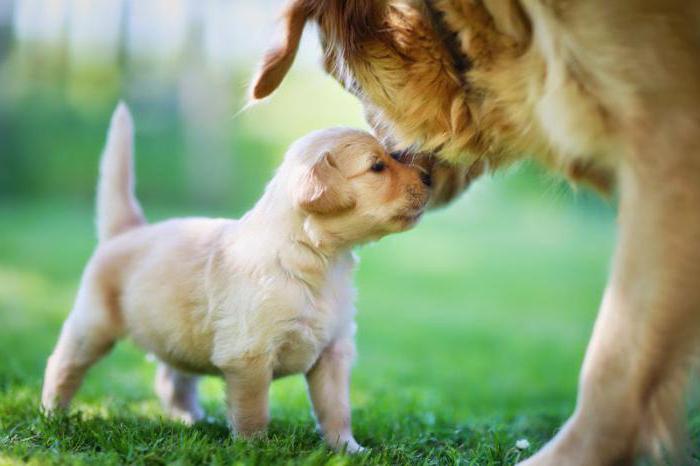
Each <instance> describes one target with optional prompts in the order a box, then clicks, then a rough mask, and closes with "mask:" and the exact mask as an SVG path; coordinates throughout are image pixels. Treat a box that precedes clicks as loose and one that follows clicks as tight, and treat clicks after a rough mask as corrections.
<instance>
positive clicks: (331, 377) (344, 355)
mask: <svg viewBox="0 0 700 466" xmlns="http://www.w3.org/2000/svg"><path fill="white" fill-rule="evenodd" d="M354 355H355V344H354V342H353V341H352V339H350V338H346V339H342V340H339V341H336V342H334V343H332V344H331V345H330V346H328V347H327V348H326V349H325V350H324V351H323V353H321V356H320V357H319V359H318V361H316V364H315V365H314V366H313V367H312V368H311V370H310V371H309V372H308V373H307V374H306V381H307V383H308V386H309V397H310V398H311V403H312V404H313V408H314V413H315V415H316V420H317V421H318V423H319V426H320V428H321V432H322V433H323V437H324V438H325V439H326V442H328V444H329V445H330V446H331V447H332V448H334V449H336V450H342V449H345V450H346V451H347V452H348V453H356V452H360V451H362V450H363V448H362V447H361V446H360V445H359V444H358V443H357V442H356V441H355V438H354V437H353V435H352V425H351V422H350V368H351V365H352V360H353V357H354Z"/></svg>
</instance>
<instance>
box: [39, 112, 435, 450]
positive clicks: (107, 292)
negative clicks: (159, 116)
mask: <svg viewBox="0 0 700 466" xmlns="http://www.w3.org/2000/svg"><path fill="white" fill-rule="evenodd" d="M132 131H133V130H132V123H131V117H130V115H129V113H128V110H127V109H126V107H125V106H120V107H119V108H118V109H117V111H116V112H115V114H114V117H113V119H112V126H111V129H110V132H109V138H108V142H107V147H106V149H105V153H104V155H103V159H102V169H101V176H100V182H99V186H98V215H97V219H98V222H97V223H98V231H99V240H100V241H99V244H98V247H97V249H96V250H95V252H94V254H93V256H92V258H91V259H90V261H89V263H88V265H87V266H86V268H85V272H84V274H83V278H82V281H81V285H80V290H79V291H78V296H77V299H76V302H75V305H74V308H73V310H72V312H71V313H70V315H69V316H68V318H67V319H66V322H65V324H64V326H63V329H62V331H61V336H60V338H59V341H58V343H57V345H56V348H55V349H54V352H53V354H52V355H51V357H50V358H49V362H48V364H47V367H46V375H45V378H44V388H43V393H42V406H43V407H44V409H46V410H47V411H53V410H55V409H56V408H66V407H67V406H68V404H69V403H70V401H71V399H72V397H73V395H74V394H75V392H76V391H77V389H78V387H79V386H80V383H81V381H82V378H83V376H84V374H85V372H86V371H87V370H88V369H89V367H90V366H91V365H93V364H94V363H95V362H97V360H99V359H100V358H101V357H102V356H104V355H105V354H106V353H107V351H108V350H109V349H110V348H111V347H112V345H113V344H114V342H115V341H117V340H118V339H121V338H123V337H125V336H130V337H131V338H132V339H133V340H134V341H135V342H136V343H137V344H138V345H140V346H141V347H143V348H145V349H147V350H149V351H151V352H152V353H154V354H155V355H156V356H157V357H158V359H159V361H160V363H159V367H158V371H157V375H156V392H157V394H158V395H159V397H160V398H161V401H162V403H163V406H164V408H165V409H166V410H167V412H168V413H169V414H170V415H171V416H173V417H175V418H177V419H180V420H183V421H185V422H188V423H191V422H194V421H196V420H198V419H201V418H202V416H203V412H202V410H201V408H200V407H199V403H198V400H197V378H196V374H201V373H213V374H219V375H222V376H223V377H224V378H225V380H226V392H227V399H228V406H229V410H228V412H229V418H230V421H231V424H232V426H233V428H234V430H235V432H236V433H238V434H240V435H246V436H247V435H254V434H256V433H258V432H260V431H261V430H263V429H264V428H265V427H266V424H267V421H268V406H267V396H268V387H269V384H270V382H271V381H272V379H274V378H276V377H282V376H285V375H288V374H293V373H304V374H305V375H306V378H307V382H308V385H309V395H310V398H311V401H312V404H313V407H314V412H315V414H316V418H317V421H318V423H319V426H320V430H321V432H322V434H323V436H324V438H325V439H326V441H327V442H328V444H329V445H330V446H331V447H333V448H338V449H346V450H347V451H349V452H356V451H359V450H361V447H360V446H359V445H358V443H357V442H356V441H355V439H354V438H353V435H352V431H351V426H350V401H349V378H350V366H351V363H352V358H353V355H354V339H353V335H354V328H355V324H354V313H355V310H354V305H353V300H354V290H353V287H352V272H353V267H354V264H355V259H354V256H353V254H352V252H351V248H352V247H353V246H354V245H357V244H359V243H363V242H366V241H370V240H374V239H378V238H380V237H382V236H384V235H387V234H389V233H393V232H398V231H403V230H406V229H407V228H410V227H411V226H413V225H414V224H415V223H416V221H417V219H418V218H419V217H420V215H421V213H422V211H423V208H424V207H425V204H426V202H427V198H428V190H427V187H426V186H425V182H424V180H423V179H422V178H421V173H420V171H419V170H417V169H416V168H414V167H410V166H408V165H404V164H400V163H399V162H397V161H395V160H393V159H392V158H391V157H390V156H389V155H388V154H387V153H386V151H385V150H384V148H383V147H382V146H381V145H380V144H379V142H378V141H377V140H376V139H375V138H373V137H372V136H371V135H369V134H367V133H365V132H362V131H358V130H352V129H345V128H335V129H327V130H323V131H318V132H315V133H312V134H310V135H307V136H306V137H304V138H302V139H300V140H299V141H297V142H295V143H294V144H293V145H292V146H291V147H290V149H289V151H288V153H287V155H286V156H285V159H284V162H283V163H282V165H281V167H280V168H279V170H278V172H277V174H276V176H275V177H274V178H273V180H272V181H271V182H270V184H269V185H268V187H267V189H266V191H265V194H264V195H263V197H262V199H260V201H259V202H258V203H257V204H256V205H255V207H254V208H253V209H252V210H251V211H249V212H248V213H247V214H246V215H245V216H244V217H243V218H241V219H240V220H229V219H208V218H185V219H171V220H167V221H164V222H160V223H156V224H151V225H148V224H146V223H145V220H144V219H143V216H142V214H141V208H140V206H139V205H138V202H137V200H136V198H135V196H134V193H133V178H134V177H133V172H132V171H133V163H132V140H131V139H132ZM380 167H383V169H381V170H380V169H379V168H380Z"/></svg>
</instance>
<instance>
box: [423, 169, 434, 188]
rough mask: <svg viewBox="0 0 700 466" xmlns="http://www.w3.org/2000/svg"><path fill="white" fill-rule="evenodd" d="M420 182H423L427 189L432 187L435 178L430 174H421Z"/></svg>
mask: <svg viewBox="0 0 700 466" xmlns="http://www.w3.org/2000/svg"><path fill="white" fill-rule="evenodd" d="M420 180H421V181H422V182H423V184H424V185H426V186H427V187H430V186H431V185H432V184H433V178H432V177H431V176H430V173H429V172H421V174H420Z"/></svg>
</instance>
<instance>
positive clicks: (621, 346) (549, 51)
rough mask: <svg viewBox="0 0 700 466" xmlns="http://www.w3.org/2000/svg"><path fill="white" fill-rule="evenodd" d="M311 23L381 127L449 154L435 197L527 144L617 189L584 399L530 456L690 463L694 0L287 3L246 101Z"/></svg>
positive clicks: (699, 148)
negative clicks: (612, 242) (614, 231)
mask: <svg viewBox="0 0 700 466" xmlns="http://www.w3.org/2000/svg"><path fill="white" fill-rule="evenodd" d="M308 21H313V22H316V23H317V24H318V25H319V31H320V34H321V42H322V46H323V49H324V61H323V65H324V67H325V69H326V71H327V72H328V73H330V74H331V75H332V76H333V77H335V78H336V79H337V80H338V81H339V82H340V83H341V84H342V85H343V86H344V87H345V89H346V90H348V91H349V92H351V93H352V94H353V95H355V96H357V98H358V99H359V100H360V101H361V102H362V104H363V106H364V107H365V110H366V114H367V118H368V120H369V122H370V124H372V126H373V127H374V128H375V131H376V132H377V133H378V134H379V135H381V136H382V137H384V138H387V139H389V140H390V141H393V142H394V143H395V144H396V145H397V146H398V148H400V149H402V148H403V149H408V150H409V151H414V152H425V153H428V154H430V157H431V158H433V159H436V160H438V161H439V163H436V164H435V165H434V166H435V167H439V168H440V171H439V172H435V175H436V176H438V174H440V177H441V178H442V180H443V182H436V183H435V189H434V192H435V193H436V194H439V195H438V196H437V198H438V199H440V201H441V202H444V201H446V200H449V198H450V197H453V196H454V195H456V194H458V193H459V192H460V191H461V190H462V188H463V187H466V186H467V185H468V182H465V180H466V181H468V180H470V179H471V178H472V177H475V176H478V174H479V173H480V172H481V171H482V170H480V169H478V168H479V167H486V168H488V169H490V170H495V169H497V168H499V167H503V166H506V165H508V164H509V163H511V162H513V161H516V160H520V159H522V158H523V157H525V156H529V157H532V158H534V159H535V160H537V161H539V162H540V163H541V164H543V165H544V166H546V167H548V168H550V169H551V170H554V171H556V172H559V173H563V174H564V175H566V176H567V177H569V178H570V179H572V180H573V181H574V182H586V183H588V184H590V185H592V186H594V187H595V188H597V189H598V190H599V191H602V192H611V191H612V190H613V189H615V187H617V190H618V193H619V235H618V246H617V250H616V252H615V254H614V259H613V265H612V271H611V275H610V280H609V283H608V286H607V289H606V291H605V295H604V298H603V300H602V304H601V307H600V312H599V317H598V320H597V322H596V324H595V328H594V331H593V335H592V338H591V342H590V345H589V348H588V350H587V353H586V358H585V361H584V363H583V369H582V371H581V378H580V388H579V396H578V403H577V407H576V410H575V412H574V414H573V415H572V417H571V418H570V420H569V422H567V423H566V425H565V426H564V428H562V429H561V430H560V431H559V433H558V434H557V436H556V437H555V438H554V440H553V441H552V442H550V443H549V444H548V446H546V447H545V448H544V449H542V450H541V451H540V452H539V453H538V454H537V455H535V456H534V457H533V458H532V459H530V460H528V461H527V462H526V463H525V464H527V465H528V466H560V465H567V466H599V465H618V464H630V463H633V462H634V461H635V460H636V459H638V458H640V457H645V456H646V457H648V456H651V457H653V458H655V459H656V460H663V459H664V458H665V457H666V456H667V455H669V454H671V455H672V456H671V458H672V459H671V461H672V462H673V464H683V462H684V461H685V458H686V456H685V453H686V451H685V439H686V438H687V436H686V435H685V433H684V422H683V421H684V414H685V413H684V404H683V398H684V393H685V391H686V387H687V386H688V376H689V373H690V369H691V368H692V367H693V366H694V365H695V364H696V358H697V353H698V350H699V349H700V345H699V342H700V287H698V286H697V277H699V276H700V241H698V239H700V182H698V180H700V80H698V78H697V77H698V76H700V34H698V30H700V3H698V2H687V1H681V0H628V1H617V2H616V1H609V0H589V1H579V2H576V1H568V0H290V1H289V2H288V6H287V8H286V10H285V14H284V17H283V27H284V29H285V31H286V34H284V36H283V37H284V41H283V42H282V44H280V45H278V46H275V47H273V48H271V50H270V52H269V53H268V54H267V55H266V56H265V58H264V60H263V63H262V66H261V68H260V71H259V73H258V75H257V76H256V79H255V81H254V83H253V86H252V88H251V90H252V92H251V94H252V97H253V98H255V99H259V98H264V97H265V96H267V95H269V94H270V93H271V92H273V91H274V89H275V88H276V87H277V86H278V85H279V84H280V83H281V81H282V80H283V78H284V75H285V73H286V72H287V70H288V69H289V67H290V66H291V64H292V61H293V59H294V54H295V52H296V49H297V47H298V44H299V38H300V36H301V33H302V31H303V29H304V25H305V24H306V23H307V22H308ZM465 167H474V168H475V169H474V170H472V169H467V168H465Z"/></svg>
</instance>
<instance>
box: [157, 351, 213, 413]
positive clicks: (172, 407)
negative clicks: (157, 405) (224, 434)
mask: <svg viewBox="0 0 700 466" xmlns="http://www.w3.org/2000/svg"><path fill="white" fill-rule="evenodd" d="M197 381H198V378H197V377H196V376H194V375H190V374H185V373H183V372H180V371H178V370H177V369H175V368H173V367H171V366H169V365H167V364H165V363H164V362H159V363H158V369H156V380H155V390H156V393H157V394H158V397H159V398H160V401H161V403H162V405H163V409H164V410H165V411H166V412H167V413H168V415H169V416H170V417H171V418H173V419H176V420H179V421H181V422H184V423H185V424H187V425H191V424H194V423H195V422H197V421H199V420H201V419H202V418H203V417H204V411H202V408H201V406H200V405H199V400H198V397H197Z"/></svg>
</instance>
